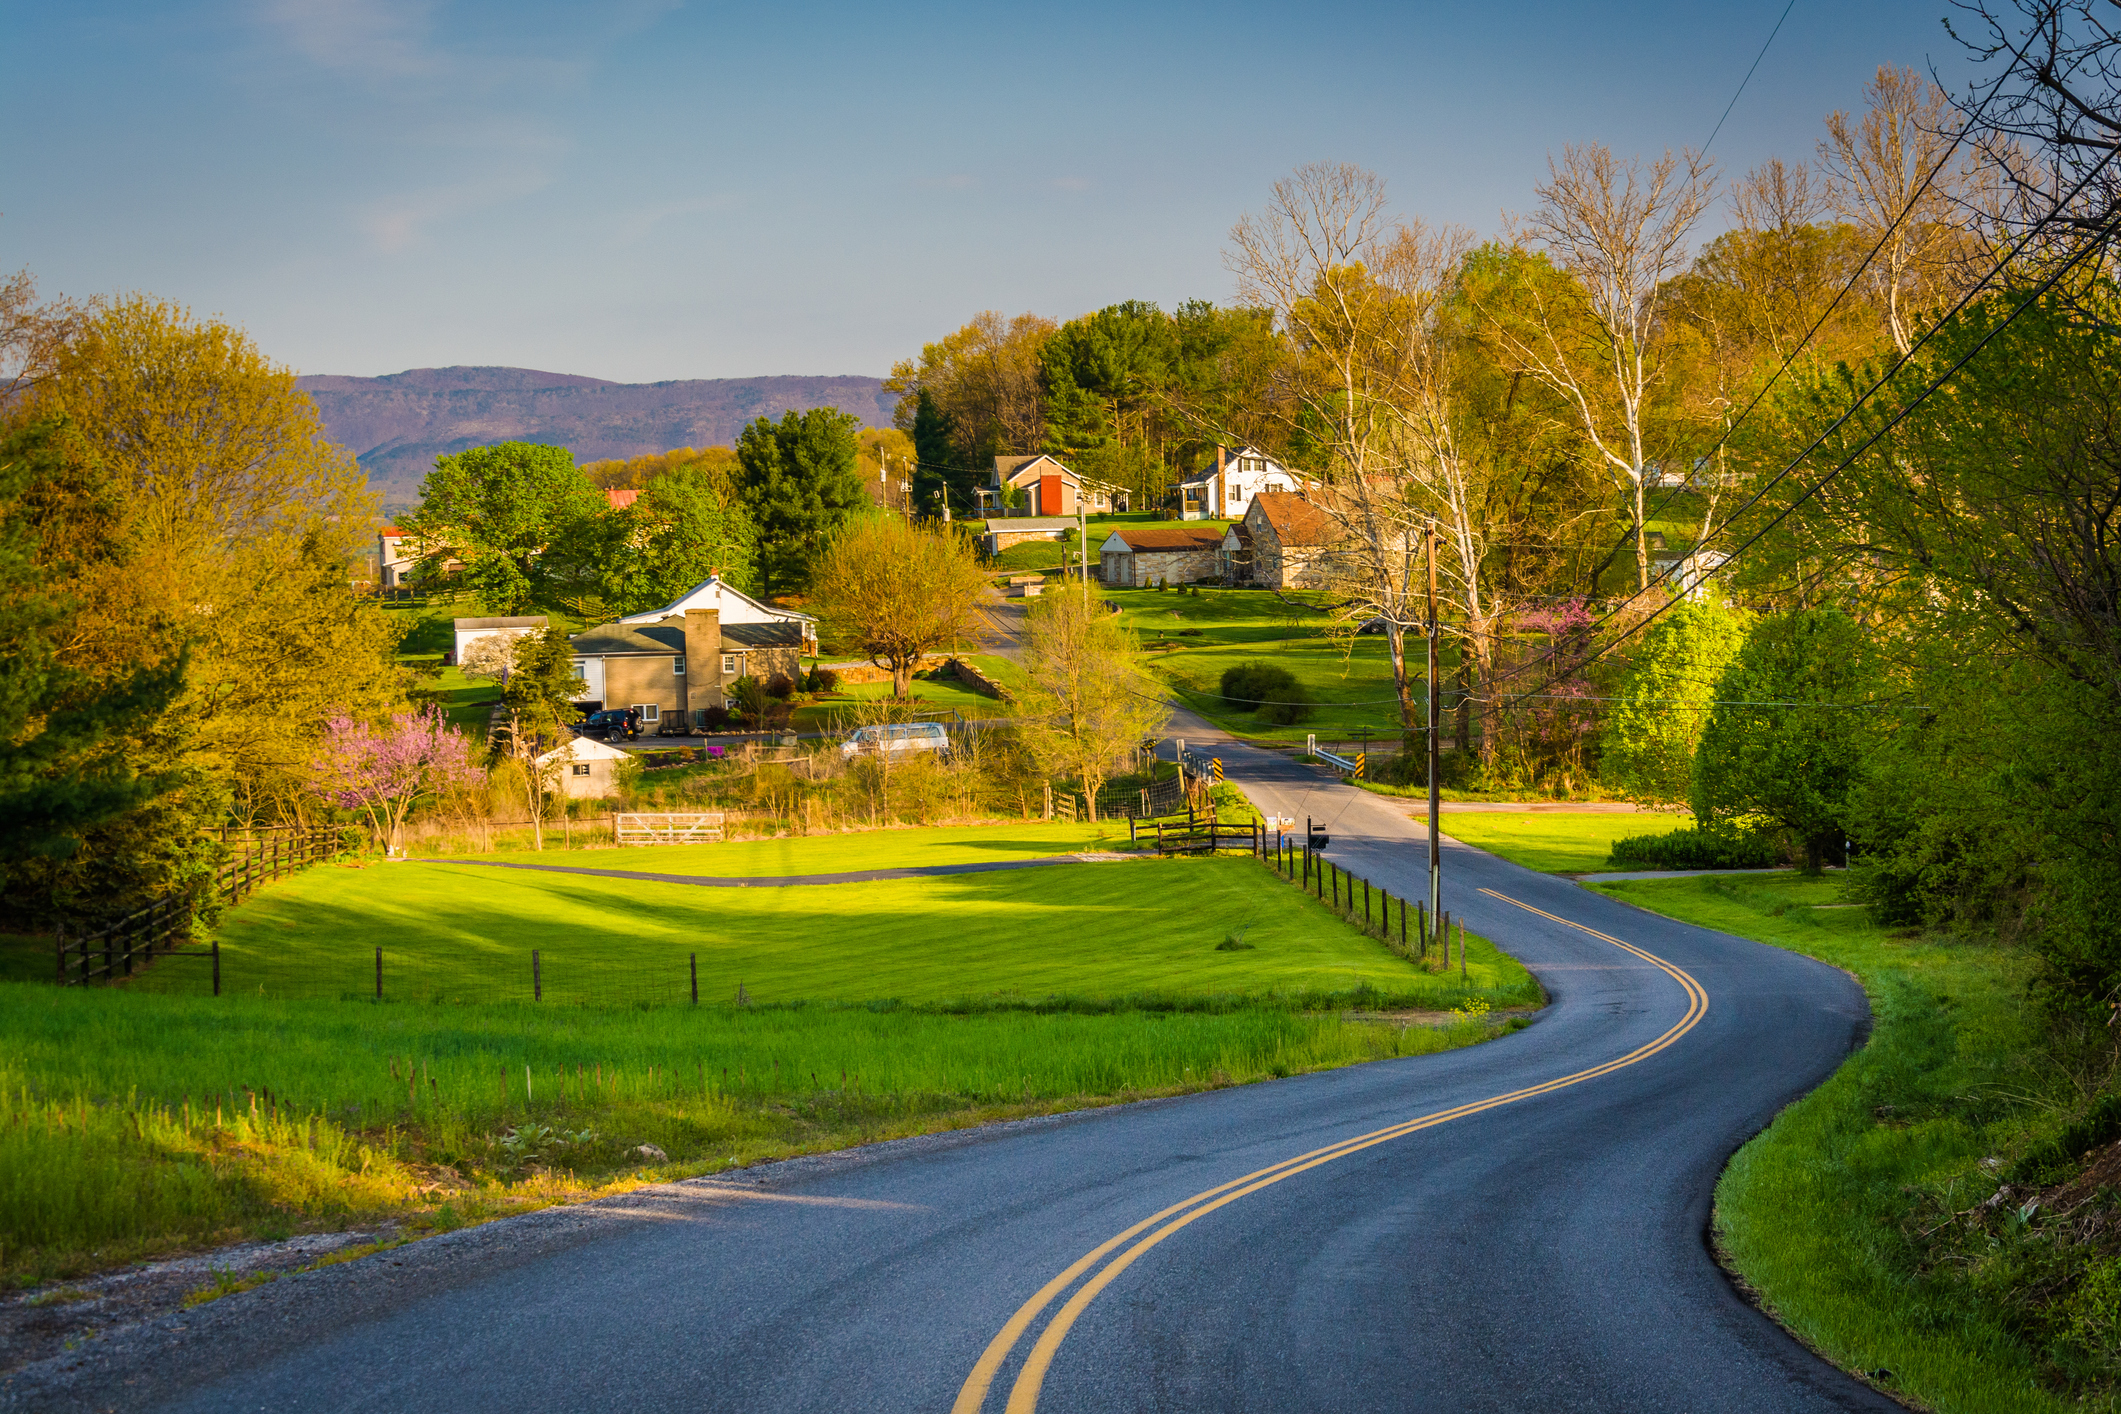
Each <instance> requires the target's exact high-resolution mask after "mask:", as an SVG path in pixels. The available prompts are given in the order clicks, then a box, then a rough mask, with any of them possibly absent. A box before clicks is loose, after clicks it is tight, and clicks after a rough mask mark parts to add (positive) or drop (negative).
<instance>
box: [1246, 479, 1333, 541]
mask: <svg viewBox="0 0 2121 1414" xmlns="http://www.w3.org/2000/svg"><path fill="white" fill-rule="evenodd" d="M1252 507H1253V510H1254V511H1255V512H1256V513H1257V514H1258V515H1259V517H1260V518H1261V519H1262V520H1264V521H1265V522H1266V523H1267V528H1268V529H1270V530H1272V531H1273V532H1274V538H1275V539H1276V540H1278V541H1280V542H1281V543H1282V544H1283V545H1323V544H1325V543H1326V542H1327V541H1328V540H1330V539H1331V538H1332V529H1333V527H1332V522H1331V521H1330V520H1328V519H1327V516H1326V513H1325V512H1324V511H1322V510H1320V509H1319V508H1318V507H1316V506H1314V505H1312V504H1311V503H1310V502H1309V501H1306V500H1305V499H1304V498H1303V497H1301V496H1299V495H1297V494H1295V493H1294V492H1293V491H1262V492H1260V493H1259V494H1258V495H1256V496H1254V497H1253V498H1252Z"/></svg>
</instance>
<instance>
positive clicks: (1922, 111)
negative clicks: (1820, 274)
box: [1819, 65, 1970, 353]
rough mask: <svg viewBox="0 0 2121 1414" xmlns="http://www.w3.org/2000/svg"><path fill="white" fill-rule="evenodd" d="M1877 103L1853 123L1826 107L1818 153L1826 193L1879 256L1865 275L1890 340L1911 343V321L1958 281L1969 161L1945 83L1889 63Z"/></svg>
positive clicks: (1880, 76) (1877, 79)
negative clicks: (1957, 140) (1957, 136)
mask: <svg viewBox="0 0 2121 1414" xmlns="http://www.w3.org/2000/svg"><path fill="white" fill-rule="evenodd" d="M1863 92H1864V96H1865V97H1866V98H1867V99H1869V101H1870V107H1869V108H1868V109H1866V110H1865V112H1864V114H1863V117H1862V118H1861V119H1860V120H1857V121H1853V122H1852V121H1851V120H1850V118H1849V115H1848V114H1846V113H1843V112H1840V111H1838V110H1837V111H1835V112H1832V113H1829V114H1828V115H1827V119H1826V137H1825V138H1824V139H1822V140H1821V141H1820V144H1819V160H1820V162H1821V164H1822V165H1823V166H1824V167H1825V169H1826V171H1827V174H1828V186H1827V199H1828V202H1829V204H1830V205H1831V206H1832V208H1833V210H1834V212H1835V213H1836V214H1837V215H1839V216H1840V217H1841V218H1842V219H1843V220H1844V221H1847V222H1848V223H1849V224H1850V225H1852V226H1854V227H1856V229H1857V230H1859V231H1861V232H1862V233H1863V235H1864V237H1865V238H1866V243H1867V244H1876V245H1877V247H1878V254H1877V257H1876V258H1875V259H1874V260H1873V261H1872V262H1871V264H1870V267H1869V270H1868V272H1867V274H1866V279H1867V282H1868V283H1869V284H1870V286H1871V289H1872V293H1873V298H1875V299H1876V300H1877V301H1878V304H1879V307H1880V309H1881V311H1882V312H1883V314H1884V316H1885V327H1886V330H1887V332H1888V333H1890V334H1891V335H1892V339H1893V347H1895V348H1897V349H1898V350H1899V351H1900V352H1901V353H1906V352H1907V351H1908V349H1909V348H1910V347H1912V346H1913V344H1914V328H1913V325H1914V321H1915V319H1916V317H1917V316H1918V315H1919V314H1920V313H1921V312H1922V311H1923V310H1924V309H1926V308H1928V307H1930V306H1932V305H1934V304H1935V303H1936V301H1937V299H1938V297H1939V295H1940V294H1941V293H1943V292H1945V291H1946V290H1948V289H1949V288H1950V287H1951V277H1950V274H1949V267H1950V265H1951V264H1952V263H1953V262H1952V257H1953V256H1954V255H1956V254H1957V253H1959V252H1960V251H1962V250H1963V249H1964V246H1965V237H1964V234H1963V232H1962V230H1961V228H1960V226H1959V224H1958V221H1957V216H1958V208H1959V206H1960V204H1961V203H1962V202H1964V201H1965V199H1966V197H1967V195H1968V192H1969V189H1970V169H1969V168H1968V165H1967V163H1966V161H1965V160H1964V158H1963V157H1961V156H1959V155H1957V154H1956V153H1954V151H1953V148H1954V134H1953V128H1954V125H1955V123H1956V119H1955V118H1954V116H1953V114H1952V111H1951V107H1950V104H1949V102H1948V100H1947V99H1946V98H1945V95H1944V90H1943V89H1941V88H1939V87H1937V85H1936V84H1934V83H1931V82H1930V81H1929V80H1928V79H1927V78H1925V77H1924V76H1923V75H1921V74H1919V73H1917V72H1915V71H1914V70H1913V69H1896V68H1894V67H1892V66H1891V65H1883V66H1881V67H1880V68H1879V70H1878V72H1877V73H1876V74H1875V75H1873V76H1872V78H1871V81H1870V82H1869V83H1867V84H1865V85H1864V86H1863Z"/></svg>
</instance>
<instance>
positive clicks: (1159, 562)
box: [1098, 525, 1223, 589]
mask: <svg viewBox="0 0 2121 1414" xmlns="http://www.w3.org/2000/svg"><path fill="white" fill-rule="evenodd" d="M1222 545H1223V532H1222V531H1220V530H1217V529H1215V528H1213V527H1212V526H1205V525H1143V526H1126V527H1123V528H1122V529H1119V530H1115V531H1113V532H1112V534H1111V535H1110V536H1109V537H1107V539H1106V540H1105V543H1104V544H1103V545H1101V546H1099V547H1098V561H1099V576H1098V577H1099V578H1101V579H1102V580H1103V581H1104V582H1105V584H1106V586H1107V587H1110V588H1121V589H1146V588H1147V587H1148V586H1150V585H1151V584H1193V583H1197V582H1200V581H1203V580H1214V579H1220V578H1222V570H1223V556H1222Z"/></svg>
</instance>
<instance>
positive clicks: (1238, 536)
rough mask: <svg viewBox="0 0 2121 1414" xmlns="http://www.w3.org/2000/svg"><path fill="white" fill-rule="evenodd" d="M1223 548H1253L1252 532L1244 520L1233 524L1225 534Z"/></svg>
mask: <svg viewBox="0 0 2121 1414" xmlns="http://www.w3.org/2000/svg"><path fill="white" fill-rule="evenodd" d="M1223 548H1224V549H1225V550H1249V549H1251V548H1252V532H1251V531H1250V530H1249V529H1247V528H1246V526H1245V523H1244V522H1243V521H1239V522H1237V523H1236V524H1235V525H1233V526H1231V527H1230V530H1229V533H1228V534H1226V535H1224V536H1223Z"/></svg>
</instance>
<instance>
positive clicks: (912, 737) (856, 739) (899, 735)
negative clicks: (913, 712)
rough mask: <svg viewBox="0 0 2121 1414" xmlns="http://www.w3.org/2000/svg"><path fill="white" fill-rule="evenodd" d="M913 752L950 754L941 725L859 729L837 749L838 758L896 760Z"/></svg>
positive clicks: (920, 723)
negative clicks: (863, 756) (894, 758)
mask: <svg viewBox="0 0 2121 1414" xmlns="http://www.w3.org/2000/svg"><path fill="white" fill-rule="evenodd" d="M916 751H933V752H937V753H939V754H941V755H944V756H947V755H949V754H950V734H949V733H948V732H946V731H944V730H943V724H942V723H941V722H901V723H897V724H894V725H891V726H882V727H863V728H861V729H860V730H859V731H857V732H855V733H854V735H852V736H850V737H848V738H847V740H846V741H845V742H844V743H842V744H841V746H840V755H842V756H846V757H855V756H862V755H879V756H881V755H885V754H889V755H892V756H898V755H903V754H909V753H912V752H916Z"/></svg>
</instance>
